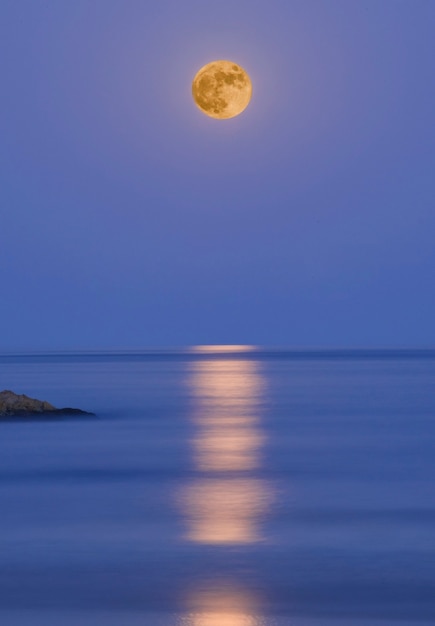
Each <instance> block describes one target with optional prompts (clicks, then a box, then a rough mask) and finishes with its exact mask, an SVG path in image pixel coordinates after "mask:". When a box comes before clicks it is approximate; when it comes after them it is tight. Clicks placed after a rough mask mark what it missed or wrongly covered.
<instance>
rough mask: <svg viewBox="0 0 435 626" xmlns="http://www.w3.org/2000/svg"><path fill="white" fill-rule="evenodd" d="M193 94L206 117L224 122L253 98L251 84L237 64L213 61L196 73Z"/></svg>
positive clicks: (241, 110) (245, 73) (235, 114)
mask: <svg viewBox="0 0 435 626" xmlns="http://www.w3.org/2000/svg"><path fill="white" fill-rule="evenodd" d="M192 95H193V99H194V101H195V104H196V105H197V107H198V108H199V109H200V110H201V111H202V112H203V113H204V114H205V115H208V116H209V117H214V118H215V119H220V120H225V119H229V118H231V117H236V116H237V115H240V113H243V111H244V110H245V109H246V107H247V106H248V104H249V102H250V101H251V97H252V83H251V79H250V78H249V75H248V74H247V72H246V71H245V70H244V69H243V68H242V67H240V65H237V63H233V62H232V61H213V62H212V63H208V64H207V65H204V66H203V67H202V68H201V69H200V70H199V71H198V72H197V74H196V76H195V78H194V79H193V83H192Z"/></svg>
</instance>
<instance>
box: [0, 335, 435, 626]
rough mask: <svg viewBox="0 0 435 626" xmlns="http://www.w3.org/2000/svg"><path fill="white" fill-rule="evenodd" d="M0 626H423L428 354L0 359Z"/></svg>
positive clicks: (433, 377)
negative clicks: (66, 412) (0, 398)
mask: <svg viewBox="0 0 435 626" xmlns="http://www.w3.org/2000/svg"><path fill="white" fill-rule="evenodd" d="M3 389H11V390H12V391H15V392H16V393H25V394H26V395H29V396H31V397H36V398H38V399H41V400H48V401H49V402H51V403H52V404H54V405H55V406H57V407H65V406H68V407H77V408H81V409H84V410H87V411H91V412H93V413H95V415H94V416H83V417H70V418H68V417H63V418H59V417H58V418H56V419H49V418H44V419H35V418H30V419H21V418H10V419H7V420H5V419H3V420H1V421H0V624H1V626H394V625H397V626H429V625H431V626H434V624H435V351H434V350H332V349H331V350H309V351H304V350H290V349H266V348H256V347H253V346H196V347H190V348H185V349H177V350H148V351H136V352H133V351H112V352H110V351H108V352H87V353H49V354H3V355H0V390H3Z"/></svg>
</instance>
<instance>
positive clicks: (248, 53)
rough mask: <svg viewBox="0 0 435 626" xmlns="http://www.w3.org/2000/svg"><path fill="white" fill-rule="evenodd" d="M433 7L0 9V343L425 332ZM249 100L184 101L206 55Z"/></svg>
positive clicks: (334, 0)
mask: <svg viewBox="0 0 435 626" xmlns="http://www.w3.org/2000/svg"><path fill="white" fill-rule="evenodd" d="M434 25H435V2H433V1H432V0H366V1H363V0H358V1H356V0H300V1H293V2H292V1H291V0H286V1H285V2H284V1H282V2H281V1H276V0H269V1H268V2H265V1H263V2H258V1H257V2H256V1H255V0H250V1H238V0H231V1H227V0H223V1H221V2H219V3H212V2H204V1H203V0H202V1H201V2H200V1H193V0H186V1H184V2H180V1H179V0H177V1H175V0H160V1H159V2H158V3H149V2H143V1H142V0H141V1H138V0H122V1H121V0H104V1H103V0H92V1H91V0H86V1H85V0H75V1H74V2H59V1H58V0H45V1H42V0H13V1H12V0H2V2H1V4H0V48H1V58H2V64H1V67H0V78H1V86H2V94H1V99H0V112H1V115H0V136H1V142H0V228H1V247H0V279H1V286H2V298H1V300H0V321H1V327H2V330H3V332H2V334H1V338H0V350H15V349H17V350H27V349H29V350H40V349H41V350H43V349H54V350H56V349H86V348H92V349H98V348H111V347H122V348H132V349H140V348H146V347H149V346H180V345H188V344H203V343H206V344H209V343H225V344H229V343H236V344H243V343H248V344H266V345H287V346H307V347H309V346H342V347H346V346H406V345H409V346H416V345H418V346H426V345H427V346H434V344H435V326H434V322H433V320H434V318H435V288H434V283H435V279H434V277H435V245H434V244H435V176H434V170H435V123H434V111H435V72H434V59H435V37H434V36H433V32H434ZM219 58H224V59H230V60H233V61H235V62H236V63H239V64H240V65H242V66H243V67H244V68H245V69H246V70H247V71H248V72H249V74H250V76H251V79H252V82H253V89H254V94H253V99H252V102H251V104H250V106H249V107H248V109H247V110H246V111H245V113H244V114H243V115H241V116H239V117H236V118H234V119H232V120H227V121H219V120H212V119H210V118H207V117H206V116H204V115H203V114H201V112H200V111H199V110H198V109H197V108H196V107H195V105H194V103H193V101H192V98H191V81H192V78H193V76H194V74H195V73H196V71H197V70H198V69H199V68H200V67H201V66H202V65H204V64H205V63H207V62H209V61H212V60H214V59H219Z"/></svg>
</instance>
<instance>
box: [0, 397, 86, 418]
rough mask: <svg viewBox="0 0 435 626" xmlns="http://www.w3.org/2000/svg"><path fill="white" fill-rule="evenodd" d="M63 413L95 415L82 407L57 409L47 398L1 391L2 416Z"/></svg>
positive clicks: (60, 414) (0, 405)
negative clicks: (42, 398) (36, 398)
mask: <svg viewBox="0 0 435 626" xmlns="http://www.w3.org/2000/svg"><path fill="white" fill-rule="evenodd" d="M62 415H93V413H88V412H87V411H82V410H80V409H71V408H69V407H66V408H64V409H57V408H56V407H55V406H53V405H52V404H50V403H49V402H46V401H45V400H35V399H34V398H29V397H28V396H25V395H24V394H22V395H17V394H16V393H14V392H13V391H1V392H0V417H33V416H35V417H37V416H47V417H56V416H62Z"/></svg>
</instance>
